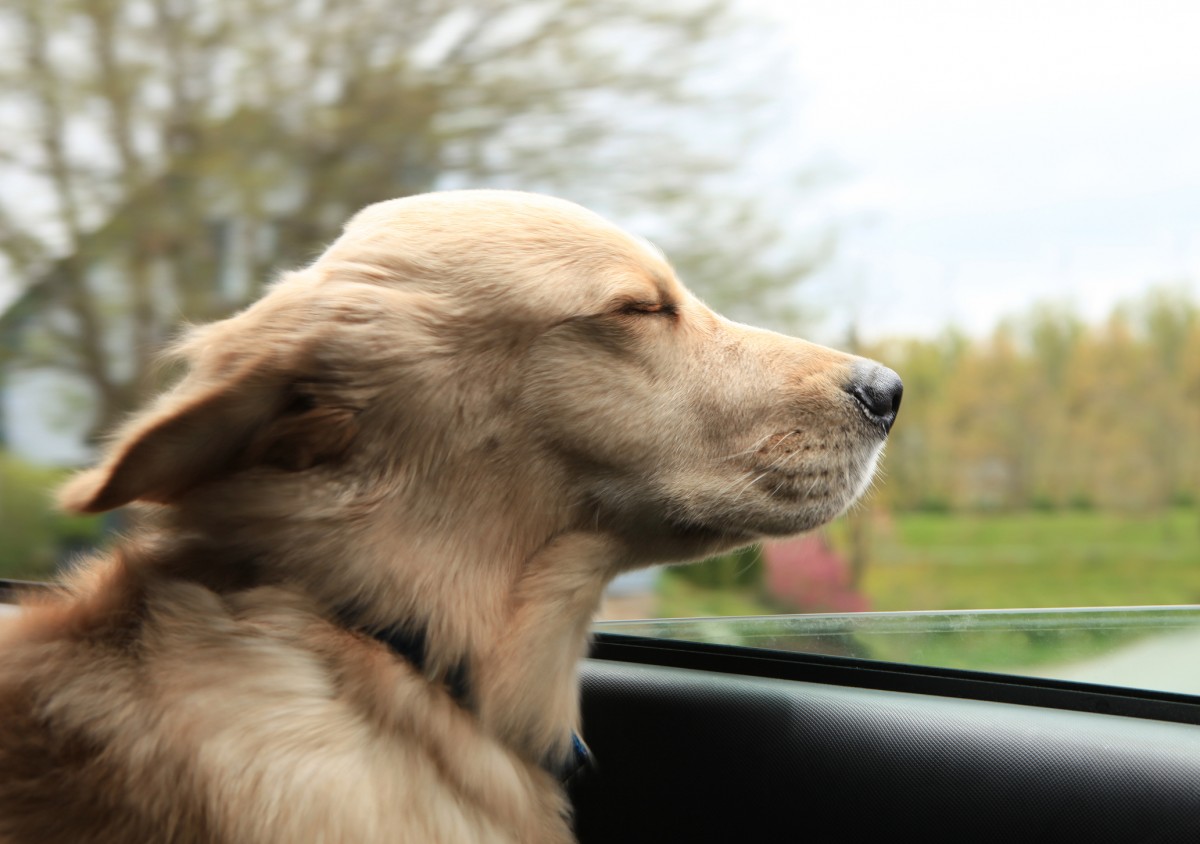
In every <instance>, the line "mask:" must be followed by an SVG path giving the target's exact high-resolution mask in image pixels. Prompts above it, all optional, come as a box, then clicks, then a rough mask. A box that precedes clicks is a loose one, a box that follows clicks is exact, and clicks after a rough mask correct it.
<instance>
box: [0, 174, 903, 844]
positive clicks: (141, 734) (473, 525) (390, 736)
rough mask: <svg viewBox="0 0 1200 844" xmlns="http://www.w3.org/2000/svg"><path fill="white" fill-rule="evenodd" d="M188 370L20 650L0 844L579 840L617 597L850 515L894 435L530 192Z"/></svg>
mask: <svg viewBox="0 0 1200 844" xmlns="http://www.w3.org/2000/svg"><path fill="white" fill-rule="evenodd" d="M178 351H179V353H180V354H181V355H182V357H183V358H184V359H185V360H186V362H187V363H188V364H189V367H190V370H189V373H188V374H187V375H186V376H185V377H184V378H183V380H182V381H181V382H180V383H179V384H178V386H176V387H175V388H174V389H173V390H171V391H170V392H168V393H167V394H166V395H164V396H163V397H161V398H160V399H159V400H158V401H157V402H156V403H155V404H154V405H153V406H151V407H150V408H149V409H148V410H146V411H145V412H143V413H142V414H140V415H138V416H137V417H136V418H134V419H133V420H132V421H131V422H130V423H129V424H128V425H127V426H126V427H125V428H124V429H123V430H121V431H120V432H119V433H118V435H117V436H116V437H115V439H114V440H113V443H112V445H111V447H110V448H109V450H108V452H107V456H106V457H105V458H104V460H103V461H102V463H101V464H100V465H99V466H98V467H97V468H95V469H92V470H90V471H87V472H85V473H83V474H81V475H79V476H77V477H76V478H74V479H73V480H72V481H71V482H70V483H69V484H68V485H67V486H66V487H65V488H64V489H63V490H62V492H61V496H60V501H61V503H62V505H63V506H64V507H66V508H67V509H69V510H74V511H83V512H98V511H103V510H109V509H112V508H115V507H120V506H122V505H125V504H130V503H136V506H137V508H138V510H139V511H140V513H139V521H140V523H141V526H140V527H139V528H138V530H137V531H135V532H134V534H133V536H131V537H130V538H127V539H123V540H120V541H119V542H118V543H117V545H116V547H115V548H114V549H113V550H112V551H110V552H108V553H106V554H103V555H100V556H97V557H95V558H93V559H91V560H89V561H86V563H85V564H83V565H81V566H80V567H79V568H78V570H77V571H76V572H75V573H74V574H72V575H70V576H69V577H67V578H66V580H65V581H64V582H63V583H62V584H61V585H60V586H59V587H58V588H57V589H55V590H51V592H50V594H48V595H47V596H45V597H40V598H31V599H29V600H27V601H26V605H25V607H24V609H23V610H22V611H21V612H20V613H19V614H18V615H17V616H15V617H14V618H13V620H11V621H6V622H5V626H4V627H3V628H0V841H3V842H39V844H49V842H83V841H97V842H146V841H170V842H197V844H199V842H239V844H244V842H299V841H320V842H370V841H413V842H464V844H465V843H466V842H493V841H496V842H499V841H505V842H522V844H536V842H567V841H570V840H572V834H571V830H570V818H569V813H568V807H567V805H566V800H565V797H564V793H563V789H562V787H561V785H560V783H559V782H558V779H557V777H556V776H555V775H554V774H553V773H552V771H553V770H554V769H555V768H556V766H557V764H558V763H559V762H560V761H562V760H563V759H564V758H565V757H567V756H568V755H569V754H570V745H571V736H572V733H573V731H574V730H575V729H576V728H577V727H578V707H577V701H576V696H577V689H576V677H575V672H576V663H577V660H578V659H579V657H580V655H581V652H582V651H583V649H584V646H585V642H586V636H587V630H588V625H589V619H590V616H591V614H592V613H593V612H594V610H595V608H596V606H597V603H598V601H599V600H600V596H601V592H602V590H603V588H604V586H605V585H606V583H607V582H608V581H609V580H610V579H611V578H612V577H613V576H615V575H616V574H618V573H620V572H621V571H624V570H627V569H630V568H632V567H636V566H643V565H647V564H650V563H657V562H668V561H680V560H688V559H695V558H698V557H701V556H704V555H707V554H710V553H713V552H717V551H721V550H724V549H729V548H733V547H737V546H741V545H745V544H747V543H750V542H752V541H755V540H756V539H758V538H761V537H764V536H774V535H785V534H792V533H796V532H799V531H802V530H805V529H808V528H811V527H814V526H816V525H818V524H820V523H822V522H824V521H826V520H828V519H830V518H832V517H833V516H834V515H836V514H837V513H839V512H840V511H842V510H843V509H844V508H845V507H846V506H848V505H849V504H850V502H851V501H852V500H853V499H854V498H855V497H856V496H857V495H858V494H859V493H860V492H861V491H862V489H863V488H864V487H865V486H866V484H867V483H868V482H869V478H870V476H871V473H872V471H873V468H874V465H875V462H876V458H877V456H878V454H879V452H880V450H881V448H882V445H883V441H884V437H885V430H884V429H883V428H882V427H881V426H880V425H879V424H877V422H875V421H872V420H871V419H870V418H869V414H866V413H864V411H863V408H862V407H861V406H860V404H859V403H858V402H856V401H855V400H854V399H853V398H852V397H851V396H850V394H849V393H848V392H847V391H846V387H845V385H846V383H847V380H848V379H849V378H850V377H851V376H852V374H853V373H854V372H855V370H856V367H862V366H865V365H867V364H865V363H864V362H862V361H861V360H860V359H857V358H854V357H851V356H848V355H843V354H840V353H838V352H834V351H831V350H828V349H825V348H822V347H819V346H815V345H812V344H809V343H805V342H803V341H799V340H794V339H789V338H786V337H782V336H779V335H776V334H772V333H769V332H766V331H760V330H755V329H751V328H746V327H744V326H741V325H736V324H733V323H730V322H728V321H726V320H724V319H722V318H721V317H719V316H717V315H715V314H714V313H712V312H711V311H709V310H708V309H707V308H705V307H704V306H703V305H702V304H701V303H700V302H699V301H698V300H697V299H696V298H695V297H693V296H692V295H691V294H689V293H688V292H687V291H686V290H685V289H684V288H683V287H682V286H681V285H680V283H679V281H677V280H676V278H675V276H674V274H673V273H672V271H671V268H670V267H669V266H668V264H667V263H666V262H665V260H664V259H663V257H662V256H661V255H660V254H659V253H658V252H657V251H656V250H655V249H654V248H653V247H651V246H649V245H648V244H646V243H644V242H641V241H639V240H636V239H634V238H632V237H630V236H629V235H626V234H624V233H623V232H621V231H620V230H619V229H617V228H616V227H614V226H613V225H611V224H609V223H607V222H606V221H604V220H603V219H601V218H599V217H597V216H595V215H593V214H591V213H590V212H587V211H585V210H583V209H581V208H579V207H577V206H574V205H572V204H570V203H567V202H563V201H559V200H554V199H549V198H546V197H539V196H534V195H528V194H521V193H509V192H489V191H463V192H448V193H441V194H429V195H425V196H418V197H411V198H407V199H400V200H394V201H391V202H384V203H381V204H378V205H374V206H371V207H369V208H367V209H366V210H364V211H362V212H361V213H359V214H358V215H357V216H356V217H354V218H353V219H352V220H351V222H350V223H349V224H348V225H347V227H346V229H345V231H344V233H343V235H342V236H341V238H340V239H338V240H337V241H336V242H335V243H334V244H333V245H332V246H331V247H330V248H329V249H328V250H327V251H326V252H325V253H324V254H323V255H321V256H320V258H319V259H318V260H316V261H315V262H314V263H313V264H312V265H311V266H309V267H307V268H305V269H302V270H300V271H297V272H294V273H291V274H289V275H287V276H285V277H284V278H283V279H282V280H281V281H279V282H278V283H277V284H276V285H274V286H273V287H272V288H271V290H270V292H269V293H267V295H266V296H264V297H263V298H262V299H261V300H260V301H259V302H258V303H257V304H255V305H253V306H252V307H250V308H248V309H247V310H245V311H244V312H242V313H240V314H238V315H236V316H234V317H232V318H230V319H228V320H225V321H223V322H219V323H215V324H213V325H209V326H206V327H202V328H198V329H196V330H193V331H192V332H191V333H190V334H189V335H188V336H187V337H186V339H184V341H183V342H182V343H181V344H180V346H179V348H178ZM382 629H404V630H407V631H409V632H410V633H412V634H413V635H416V636H419V637H420V639H422V640H423V643H424V651H423V656H424V659H423V660H412V659H407V658H405V657H404V656H402V655H399V654H397V653H395V652H393V651H392V650H389V648H388V647H386V646H385V645H384V644H381V643H380V642H379V641H377V640H376V639H375V638H372V637H371V636H368V635H366V634H365V633H364V632H363V631H370V630H382ZM418 663H420V664H418ZM451 685H461V686H462V688H464V689H465V693H463V694H458V695H456V694H454V693H452V690H451V689H450V688H449V687H450V686H451Z"/></svg>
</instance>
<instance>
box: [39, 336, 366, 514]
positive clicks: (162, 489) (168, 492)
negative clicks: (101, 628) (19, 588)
mask: <svg viewBox="0 0 1200 844" xmlns="http://www.w3.org/2000/svg"><path fill="white" fill-rule="evenodd" d="M274 363H275V362H273V361H266V360H263V359H258V360H252V361H248V362H244V363H243V364H242V365H240V366H238V367H236V368H234V370H233V371H232V372H230V373H229V374H228V375H227V376H225V377H221V378H217V379H211V378H210V379H204V380H199V383H197V380H198V379H196V378H195V376H193V377H192V378H189V379H185V380H184V382H183V383H182V384H180V386H179V387H177V388H176V389H175V390H173V391H172V392H170V393H168V394H166V395H165V396H163V397H162V398H161V399H160V400H159V402H158V403H157V404H156V405H154V406H153V407H152V408H151V409H150V410H149V411H147V412H146V413H144V414H143V415H141V416H139V417H137V418H135V419H134V420H133V421H132V422H131V423H130V424H129V425H128V426H127V427H126V428H125V429H124V431H123V432H122V433H121V434H120V435H119V436H118V437H117V438H116V440H115V441H114V443H113V445H112V447H111V448H110V450H109V452H108V454H107V455H106V457H105V459H104V460H103V461H102V462H101V464H100V465H99V466H97V467H95V468H93V469H89V470H87V471H85V472H83V473H81V474H79V475H77V476H76V477H74V478H72V479H71V480H70V481H68V482H67V483H66V485H64V486H63V488H62V489H61V490H60V491H59V495H58V501H59V505H60V506H61V507H63V508H64V509H66V510H71V511H75V512H84V513H99V512H102V511H104V510H111V509H113V508H114V507H120V506H121V505H123V504H128V503H129V502H131V501H151V502H157V503H160V504H169V503H171V502H172V501H175V500H176V499H178V498H179V497H180V496H181V495H183V494H184V493H186V492H188V491H189V490H191V489H193V488H195V487H197V486H199V485H200V484H202V483H205V482H207V481H211V480H215V479H217V478H219V477H222V476H225V475H229V474H232V473H233V472H237V471H240V470H242V469H247V468H250V467H252V466H262V465H269V466H274V467H276V468H279V469H284V470H288V471H299V470H302V469H308V468H311V467H312V466H315V465H317V464H319V463H323V462H325V461H327V460H331V459H334V458H336V457H338V456H340V455H341V454H342V453H343V452H344V451H345V450H346V448H347V447H348V446H349V444H350V443H351V442H352V441H353V439H354V435H355V433H356V432H357V425H356V417H357V413H358V409H357V408H354V407H347V406H345V405H344V403H341V402H339V401H338V400H337V395H336V393H337V391H336V390H335V389H334V385H333V384H332V383H330V382H325V381H321V380H317V379H312V378H307V379H305V378H303V377H298V376H296V375H294V374H289V373H288V372H286V371H281V370H280V368H279V367H278V366H276V365H273V364H274ZM293 372H294V370H293Z"/></svg>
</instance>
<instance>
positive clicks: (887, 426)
mask: <svg viewBox="0 0 1200 844" xmlns="http://www.w3.org/2000/svg"><path fill="white" fill-rule="evenodd" d="M845 389H846V392H847V393H849V394H850V395H852V396H854V398H855V399H857V400H858V403H859V404H860V405H862V408H863V410H865V411H866V412H867V415H868V416H870V417H871V419H872V420H874V421H876V422H878V423H879V424H880V425H882V426H883V430H884V431H890V430H892V424H893V423H894V422H895V421H896V413H897V412H898V411H899V410H900V397H901V396H903V395H904V382H903V381H901V380H900V376H899V375H897V374H896V373H895V372H892V370H890V369H888V368H887V367H886V366H880V365H879V364H877V363H860V364H858V365H857V366H856V367H855V368H854V375H853V377H852V378H851V379H850V381H849V382H847V384H846V387H845Z"/></svg>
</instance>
